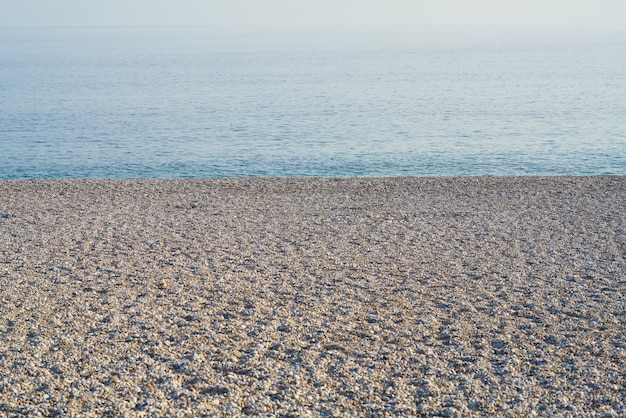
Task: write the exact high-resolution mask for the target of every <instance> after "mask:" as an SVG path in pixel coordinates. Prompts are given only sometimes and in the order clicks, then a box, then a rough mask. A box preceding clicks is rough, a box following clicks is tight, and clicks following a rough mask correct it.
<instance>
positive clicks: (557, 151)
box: [0, 25, 626, 179]
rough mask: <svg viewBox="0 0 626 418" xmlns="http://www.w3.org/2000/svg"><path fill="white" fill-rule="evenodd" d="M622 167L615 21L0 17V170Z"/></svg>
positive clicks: (14, 175)
mask: <svg viewBox="0 0 626 418" xmlns="http://www.w3.org/2000/svg"><path fill="white" fill-rule="evenodd" d="M604 174H613V175H626V31H620V30H609V29H608V28H602V27H562V26H523V25H521V26H455V25H448V26H445V25H444V26H427V25H426V26H346V27H342V26H317V27H315V26H311V27H289V26H282V27H249V26H248V27H0V179H43V178H113V179H122V178H189V177H248V176H250V177H304V176H323V177H380V176H470V175H471V176H474V175H488V176H518V175H519V176H526V175H540V176H547V175H550V176H551V175H604Z"/></svg>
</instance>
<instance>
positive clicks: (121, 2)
mask: <svg viewBox="0 0 626 418" xmlns="http://www.w3.org/2000/svg"><path fill="white" fill-rule="evenodd" d="M439 23H444V24H544V23H548V24H550V23H554V24H600V25H603V26H610V27H616V28H622V29H626V0H0V26H91V25H318V24H330V25H334V24H439Z"/></svg>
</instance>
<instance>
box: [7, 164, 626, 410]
mask: <svg viewBox="0 0 626 418" xmlns="http://www.w3.org/2000/svg"><path fill="white" fill-rule="evenodd" d="M625 221H626V177H623V176H615V177H611V176H610V177H549V178H540V177H520V178H517V177H463V178H446V177H444V178H379V179H193V180H191V179H189V180H117V181H116V180H38V181H0V416H3V417H4V416H24V415H27V416H63V415H67V416H89V417H94V416H107V415H108V416H245V415H252V416H284V417H290V416H291V417H297V416H322V417H330V416H338V417H344V416H356V417H364V416H368V415H369V416H371V417H376V416H380V417H387V416H450V417H457V416H458V417H461V416H462V417H468V416H469V417H471V416H532V415H540V416H597V417H619V416H622V417H623V416H626V377H625V376H626V234H625V223H626V222H625Z"/></svg>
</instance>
